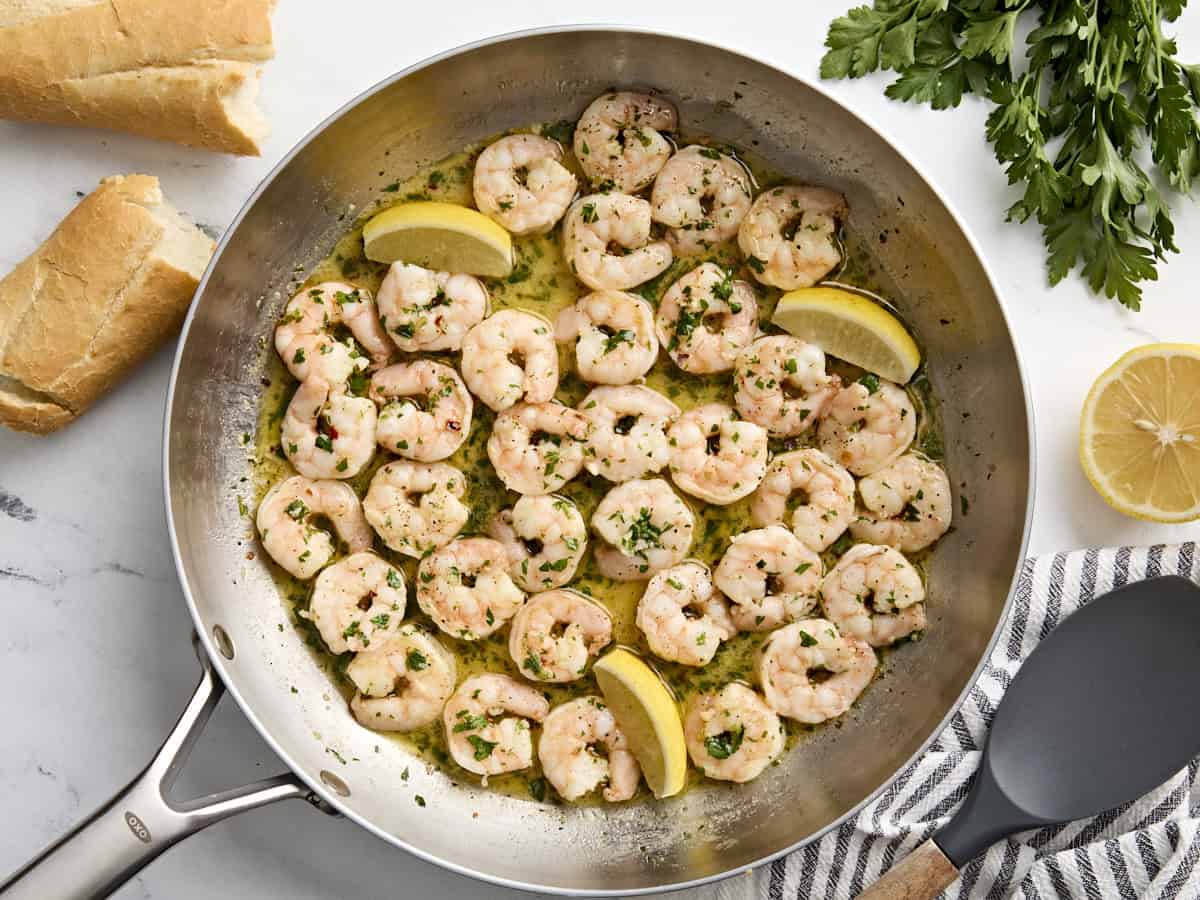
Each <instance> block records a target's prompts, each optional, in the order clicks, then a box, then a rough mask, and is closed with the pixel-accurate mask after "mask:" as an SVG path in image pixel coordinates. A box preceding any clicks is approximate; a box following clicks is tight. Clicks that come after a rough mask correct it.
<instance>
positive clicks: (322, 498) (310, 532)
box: [255, 475, 373, 581]
mask: <svg viewBox="0 0 1200 900" xmlns="http://www.w3.org/2000/svg"><path fill="white" fill-rule="evenodd" d="M322 516H323V517H324V518H326V519H328V520H329V522H330V523H331V524H332V525H333V529H334V531H336V532H337V536H338V539H339V540H340V541H341V542H342V543H344V544H345V545H346V548H347V549H348V550H349V552H351V553H358V552H359V551H362V550H370V549H371V543H372V541H373V535H372V534H371V526H370V525H368V524H367V520H366V519H365V518H364V517H363V508H362V505H361V504H360V503H359V502H358V497H357V496H356V495H355V493H354V489H353V488H352V487H350V485H348V484H345V483H344V482H341V481H312V480H310V479H308V478H305V477H304V476H303V475H293V476H292V477H291V478H287V479H285V480H283V481H280V482H279V483H277V484H276V485H275V486H274V487H272V488H271V489H270V490H269V491H267V495H266V496H265V497H263V499H262V503H260V504H259V505H258V513H257V514H256V516H255V523H256V524H257V526H258V534H259V538H260V539H261V540H262V545H263V549H264V550H266V551H267V553H268V554H269V555H270V557H271V559H273V560H275V562H276V563H278V564H279V565H280V566H281V567H282V568H284V569H286V570H287V571H288V572H290V573H291V574H292V575H294V576H295V577H296V578H299V579H300V580H301V581H304V580H305V579H308V578H312V577H313V576H314V575H316V574H317V572H318V571H320V570H321V569H322V568H324V567H325V564H326V563H328V562H329V560H330V559H332V558H333V550H334V543H333V538H332V537H330V535H329V532H327V531H325V530H324V529H322V528H318V527H317V525H316V524H315V522H314V520H315V519H317V518H318V517H322Z"/></svg>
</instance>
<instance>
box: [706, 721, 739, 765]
mask: <svg viewBox="0 0 1200 900" xmlns="http://www.w3.org/2000/svg"><path fill="white" fill-rule="evenodd" d="M745 736H746V729H745V728H741V727H739V728H736V729H734V730H733V731H722V732H721V733H720V734H714V735H712V736H711V737H706V738H705V739H704V749H705V750H707V751H708V755H709V756H711V757H712V758H713V759H729V757H731V756H733V754H735V753H737V752H738V748H739V747H741V746H742V739H743V738H745Z"/></svg>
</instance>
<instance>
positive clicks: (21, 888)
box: [0, 643, 330, 900]
mask: <svg viewBox="0 0 1200 900" xmlns="http://www.w3.org/2000/svg"><path fill="white" fill-rule="evenodd" d="M196 653H197V656H199V657H200V663H201V666H202V667H203V671H202V672H201V675H200V683H199V684H198V685H196V691H195V693H194V694H193V695H192V699H191V700H190V701H189V702H188V705H187V707H186V708H185V709H184V711H183V714H182V715H181V716H180V717H179V721H178V722H176V723H175V727H174V728H172V729H171V733H170V734H169V735H168V736H167V739H166V741H165V742H163V745H162V747H161V748H159V751H158V753H156V754H155V756H154V759H152V760H151V761H150V764H149V765H148V766H147V767H146V768H145V769H144V770H143V771H142V773H141V774H140V775H138V776H137V778H135V779H134V780H133V781H132V782H130V783H129V784H128V785H127V786H126V787H125V788H124V789H123V790H122V791H120V792H119V793H118V794H117V795H116V796H115V797H113V798H112V799H111V800H109V801H108V803H106V804H105V805H104V806H103V807H101V808H100V809H98V810H97V811H96V812H95V813H93V814H92V815H91V816H90V817H88V818H87V819H86V820H84V821H83V822H81V823H79V824H78V825H77V826H75V828H74V829H73V830H72V831H71V832H70V833H69V834H67V835H65V836H64V837H62V838H59V840H57V841H55V842H54V843H53V844H51V845H50V846H49V847H47V848H46V849H45V850H43V851H42V852H41V853H40V854H39V855H38V856H37V858H36V859H34V860H33V861H31V862H30V863H28V864H27V865H25V866H24V867H22V868H21V869H20V870H19V871H17V872H15V873H14V874H13V875H12V876H10V877H9V878H8V880H6V881H5V882H4V883H3V884H0V898H2V900H51V898H53V900H84V898H94V897H107V896H108V895H109V894H111V893H112V892H113V891H115V890H116V889H117V888H118V887H120V886H121V885H122V884H124V883H125V882H126V881H128V880H129V879H130V878H132V877H133V876H134V875H136V874H137V873H138V872H139V871H141V870H142V868H143V867H145V866H146V865H147V864H148V863H150V862H151V861H152V860H154V859H155V858H157V857H158V855H159V854H160V853H162V852H163V851H164V850H167V849H169V848H170V847H172V846H174V844H175V843H177V842H178V841H181V840H183V839H184V838H185V837H188V836H189V835H191V834H195V833H196V832H197V831H199V830H200V829H202V828H206V827H208V826H209V825H211V824H213V823H214V822H219V821H221V820H222V819H225V818H228V817H229V816H233V815H237V814H238V813H241V812H245V811H246V810H250V809H255V808H257V807H259V806H265V805H266V804H268V803H274V802H275V801H276V800H286V799H288V798H291V797H301V798H303V799H305V800H308V801H309V802H310V803H313V804H314V805H316V806H318V807H320V808H322V809H324V810H325V811H326V812H329V811H330V810H329V809H328V808H326V807H324V806H323V801H320V800H319V799H318V798H317V797H316V795H314V794H313V793H312V792H311V791H310V790H309V789H308V787H307V786H306V785H305V784H304V783H303V782H302V781H300V779H299V778H297V777H296V776H295V775H293V774H292V773H290V772H289V773H287V774H285V775H276V776H275V777H274V778H266V779H263V780H262V781H256V782H254V783H253V784H246V785H242V786H241V787H237V788H233V789H231V790H227V791H221V792H220V793H216V794H210V795H209V796H207V797H200V798H198V799H196V800H191V801H187V802H172V801H171V800H170V798H169V797H168V794H169V793H170V790H171V787H172V785H173V784H174V783H175V780H176V778H177V777H178V776H179V773H180V771H181V770H182V769H183V766H184V764H185V763H186V762H187V758H188V755H189V754H190V753H191V751H192V748H193V747H194V746H195V744H196V741H197V739H198V738H199V737H200V734H201V732H202V731H203V730H204V725H205V723H206V722H207V721H208V717H209V716H210V715H211V714H212V711H213V710H214V709H215V708H216V706H217V702H218V701H219V700H220V699H221V695H222V694H223V693H224V692H225V688H224V685H222V684H221V681H220V679H219V678H217V677H216V674H215V672H214V671H213V668H212V663H211V662H209V659H208V656H207V654H205V652H204V650H203V648H201V647H200V646H199V644H198V643H197V644H196Z"/></svg>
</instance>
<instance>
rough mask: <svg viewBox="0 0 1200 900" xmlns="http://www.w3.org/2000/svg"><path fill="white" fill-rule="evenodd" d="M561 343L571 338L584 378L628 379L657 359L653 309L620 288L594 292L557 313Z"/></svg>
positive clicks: (619, 381) (556, 328) (616, 381)
mask: <svg viewBox="0 0 1200 900" xmlns="http://www.w3.org/2000/svg"><path fill="white" fill-rule="evenodd" d="M554 332H555V335H554V336H555V337H556V338H557V339H558V340H559V341H560V342H564V343H565V342H567V341H574V342H575V368H576V369H577V370H578V372H579V377H580V378H582V379H583V380H584V381H590V382H593V383H595V384H629V382H631V381H633V380H635V379H637V378H641V377H642V376H643V375H645V374H646V373H647V372H649V371H650V367H651V366H652V365H654V360H655V359H657V358H658V338H656V337H655V335H654V310H653V309H652V308H651V306H650V304H649V303H647V302H646V301H645V300H643V299H642V298H641V297H637V296H635V295H633V294H626V293H624V292H623V291H595V292H594V293H591V294H588V295H587V296H586V297H581V298H579V300H578V301H576V303H575V305H574V306H568V307H567V308H566V309H564V310H563V311H562V312H560V313H559V314H558V319H557V320H556V321H555V324H554Z"/></svg>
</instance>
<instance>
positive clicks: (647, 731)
mask: <svg viewBox="0 0 1200 900" xmlns="http://www.w3.org/2000/svg"><path fill="white" fill-rule="evenodd" d="M594 671H595V673H596V681H597V682H598V683H599V685H600V690H601V691H602V692H603V693H604V699H605V701H606V702H607V703H608V705H609V708H610V709H612V711H613V716H615V717H616V720H617V724H618V725H620V726H621V730H622V731H623V732H625V738H626V740H628V741H629V749H630V750H632V751H633V755H634V756H635V757H637V761H638V765H640V766H641V767H642V775H643V776H645V778H646V784H648V785H650V790H652V791H653V792H654V796H655V797H658V798H659V799H661V798H663V797H670V796H671V795H673V794H678V793H679V792H680V791H681V790H683V783H684V780H685V779H686V778H687V746H686V745H685V744H684V741H683V722H682V721H680V718H679V708H678V707H677V706H676V705H675V698H674V697H672V696H671V692H670V690H668V688H667V686H666V685H665V684H663V681H662V679H661V678H659V677H658V675H657V674H655V672H654V670H653V669H651V668H650V667H649V666H648V665H646V664H645V663H644V662H642V660H641V659H640V658H639V657H638V656H637V655H636V654H634V653H630V652H629V651H628V650H624V649H622V648H620V647H618V648H617V649H616V650H613V651H611V652H610V653H607V654H605V655H604V656H602V657H601V658H600V659H599V660H597V662H596V665H595V667H594Z"/></svg>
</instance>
